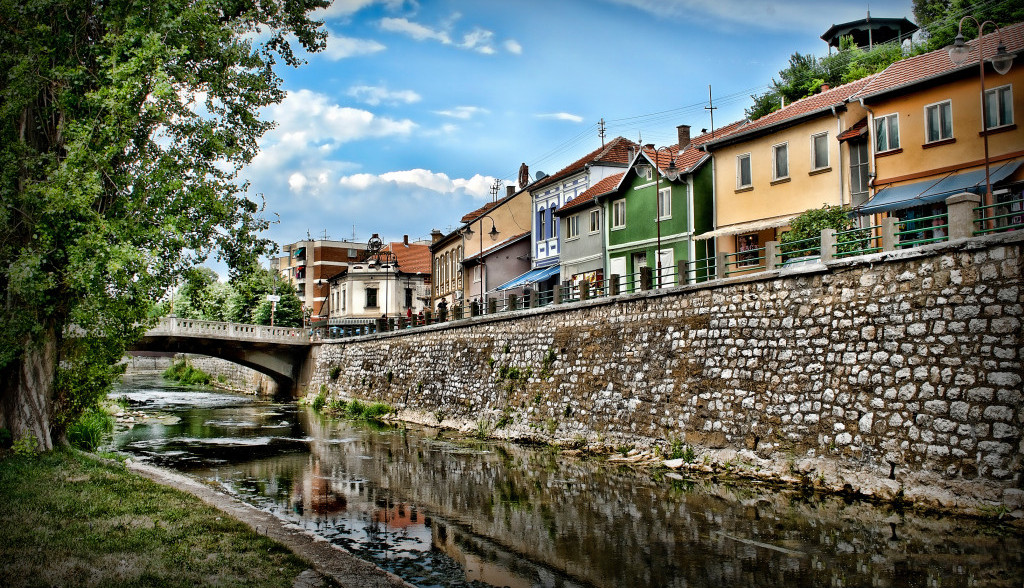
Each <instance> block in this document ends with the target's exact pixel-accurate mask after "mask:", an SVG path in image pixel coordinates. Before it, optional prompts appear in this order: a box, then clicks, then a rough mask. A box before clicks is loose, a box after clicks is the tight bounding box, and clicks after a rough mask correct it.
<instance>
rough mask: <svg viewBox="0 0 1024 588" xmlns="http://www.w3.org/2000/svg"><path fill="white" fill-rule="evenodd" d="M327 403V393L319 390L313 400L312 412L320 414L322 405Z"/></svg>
mask: <svg viewBox="0 0 1024 588" xmlns="http://www.w3.org/2000/svg"><path fill="white" fill-rule="evenodd" d="M326 403H327V392H326V390H324V389H323V388H321V389H320V393H319V394H317V395H316V397H314V398H313V405H312V406H313V410H315V411H317V412H320V411H321V410H322V409H323V407H324V404H326Z"/></svg>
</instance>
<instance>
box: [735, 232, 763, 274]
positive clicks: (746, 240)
mask: <svg viewBox="0 0 1024 588" xmlns="http://www.w3.org/2000/svg"><path fill="white" fill-rule="evenodd" d="M757 243H758V239H757V233H750V234H749V235H739V236H737V237H736V267H751V266H756V265H758V259H757V258H758V251H757V249H758V247H757Z"/></svg>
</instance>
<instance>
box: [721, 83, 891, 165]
mask: <svg viewBox="0 0 1024 588" xmlns="http://www.w3.org/2000/svg"><path fill="white" fill-rule="evenodd" d="M872 79H874V76H870V77H866V78H862V79H859V80H857V81H855V82H850V83H849V84H843V85H842V86H838V87H836V88H831V89H829V90H825V91H824V92H819V93H817V94H815V95H813V96H808V97H807V98H803V99H801V100H797V101H796V102H793V103H792V104H790V105H789V106H786V107H784V108H780V109H779V110H776V111H775V112H772V113H769V114H766V115H764V116H762V117H761V118H759V119H757V120H752V121H750V122H748V123H746V124H742V125H740V126H739V127H738V128H736V129H735V130H734V131H733V132H732V133H730V134H729V135H727V136H726V137H724V138H715V139H714V140H712V141H708V142H707V143H708V146H709V147H712V148H713V147H715V146H721V145H728V144H731V143H734V142H738V141H741V140H743V139H745V138H747V137H752V136H757V135H759V134H762V133H765V132H770V129H771V128H772V127H776V126H779V125H784V124H787V123H789V124H795V123H796V121H798V120H799V119H801V118H805V117H812V116H814V115H816V114H823V113H825V112H829V111H830V109H831V108H832V107H833V106H843V105H844V104H846V101H847V99H848V98H850V96H853V95H854V94H856V93H857V92H858V91H860V90H861V89H863V88H864V86H866V85H867V84H868V83H869V82H870V81H871V80H872Z"/></svg>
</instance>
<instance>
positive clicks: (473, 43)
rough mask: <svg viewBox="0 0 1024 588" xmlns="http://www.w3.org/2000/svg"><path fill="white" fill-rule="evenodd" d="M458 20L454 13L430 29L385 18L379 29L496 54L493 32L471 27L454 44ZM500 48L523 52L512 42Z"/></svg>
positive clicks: (408, 21) (425, 26) (399, 19)
mask: <svg viewBox="0 0 1024 588" xmlns="http://www.w3.org/2000/svg"><path fill="white" fill-rule="evenodd" d="M459 18H461V15H460V14H458V13H456V14H453V15H452V16H451V18H449V19H448V21H447V22H446V23H444V24H443V25H441V26H439V27H430V26H427V25H424V24H421V23H418V22H413V21H411V20H409V19H407V18H392V17H387V18H382V19H381V20H380V28H381V30H383V31H387V32H391V33H399V34H402V35H405V36H407V37H409V38H411V39H413V40H415V41H436V42H438V43H441V44H442V45H450V46H453V47H458V48H460V49H465V50H467V51H475V52H477V53H480V54H482V55H494V54H495V53H497V52H498V50H497V49H496V48H495V42H494V31H490V30H487V29H485V28H482V27H473V29H472V30H471V31H470V32H468V33H465V34H463V35H462V41H460V42H455V40H454V39H453V37H452V29H453V28H454V25H455V22H456V21H458V20H459ZM502 47H504V48H505V50H506V51H507V52H509V53H511V54H513V55H520V54H522V52H523V46H522V45H520V44H519V43H518V42H517V41H514V40H509V41H505V42H504V43H503V44H502Z"/></svg>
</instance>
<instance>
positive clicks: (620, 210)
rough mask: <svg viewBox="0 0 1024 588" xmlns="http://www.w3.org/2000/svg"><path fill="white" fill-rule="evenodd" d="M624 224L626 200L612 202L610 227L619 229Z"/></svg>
mask: <svg viewBox="0 0 1024 588" xmlns="http://www.w3.org/2000/svg"><path fill="white" fill-rule="evenodd" d="M625 226H626V201H625V200H616V201H615V202H612V228H613V229H621V228H623V227H625Z"/></svg>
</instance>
